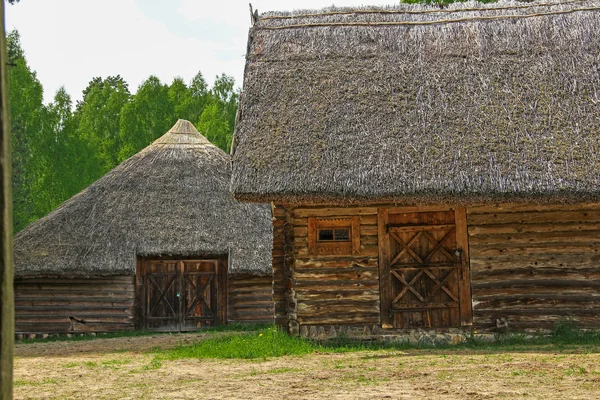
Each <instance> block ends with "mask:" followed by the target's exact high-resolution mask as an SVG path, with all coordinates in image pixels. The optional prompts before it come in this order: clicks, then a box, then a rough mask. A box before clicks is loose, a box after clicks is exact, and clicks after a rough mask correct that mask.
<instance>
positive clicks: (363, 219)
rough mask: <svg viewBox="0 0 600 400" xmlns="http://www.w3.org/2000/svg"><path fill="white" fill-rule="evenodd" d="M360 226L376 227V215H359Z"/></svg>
mask: <svg viewBox="0 0 600 400" xmlns="http://www.w3.org/2000/svg"><path fill="white" fill-rule="evenodd" d="M359 218H360V224H361V225H362V226H364V225H377V215H361V216H360V217H359Z"/></svg>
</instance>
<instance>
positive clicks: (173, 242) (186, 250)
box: [14, 120, 274, 335]
mask: <svg viewBox="0 0 600 400" xmlns="http://www.w3.org/2000/svg"><path fill="white" fill-rule="evenodd" d="M230 179H231V164H230V156H229V155H228V154H227V153H225V152H224V151H223V150H221V149H219V148H217V147H216V146H214V145H212V144H211V143H210V142H209V141H208V140H207V139H206V138H204V136H202V135H201V134H200V133H199V132H198V131H197V130H196V128H195V127H194V126H193V125H192V124H191V123H190V122H188V121H184V120H179V121H178V122H177V123H176V124H175V126H173V128H172V129H171V130H169V132H167V133H166V134H165V135H164V136H162V137H160V138H159V139H157V140H156V141H155V142H154V143H152V144H151V145H150V146H148V147H147V148H145V149H144V150H142V151H141V152H139V153H138V154H136V155H134V156H133V157H131V158H129V159H128V160H126V161H124V162H123V163H122V164H120V165H119V166H117V167H116V168H114V169H113V170H111V171H110V172H108V173H107V174H106V175H105V176H104V177H102V178H101V179H99V180H98V181H96V182H95V183H94V184H92V185H91V186H89V187H88V188H87V189H85V190H84V191H82V192H81V193H79V194H78V195H76V196H74V197H73V198H71V199H70V200H68V201H66V202H65V203H64V204H63V205H61V206H60V207H59V208H58V209H56V210H55V211H54V212H52V213H51V214H49V215H48V216H46V217H44V218H42V219H40V220H38V221H36V222H34V223H32V224H31V225H29V226H28V227H27V228H26V229H25V230H23V231H22V232H20V233H18V234H17V235H16V238H15V245H14V247H15V270H16V275H15V315H16V334H18V335H22V334H47V333H84V332H115V331H122V330H131V329H136V328H137V329H145V330H158V331H190V330H196V329H199V328H202V327H205V326H214V325H218V324H227V323H232V322H271V323H272V322H273V318H274V303H273V297H272V282H273V278H272V276H273V275H272V269H271V247H272V223H271V208H270V206H269V205H268V204H245V203H241V202H238V201H235V200H233V199H232V198H231V195H230V192H229V183H230Z"/></svg>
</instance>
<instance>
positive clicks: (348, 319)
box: [298, 313, 379, 325]
mask: <svg viewBox="0 0 600 400" xmlns="http://www.w3.org/2000/svg"><path fill="white" fill-rule="evenodd" d="M298 322H299V323H301V324H304V325H372V324H378V323H379V313H377V314H375V313H373V314H360V315H357V314H355V313H346V314H336V315H325V316H319V317H315V316H310V315H298Z"/></svg>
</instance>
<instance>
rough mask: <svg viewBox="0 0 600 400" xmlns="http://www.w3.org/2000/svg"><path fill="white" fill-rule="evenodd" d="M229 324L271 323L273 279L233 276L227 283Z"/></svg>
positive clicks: (273, 311) (273, 314)
mask: <svg viewBox="0 0 600 400" xmlns="http://www.w3.org/2000/svg"><path fill="white" fill-rule="evenodd" d="M227 292H228V310H227V319H228V320H229V323H247V322H265V323H273V320H274V318H275V304H274V302H273V294H272V292H273V277H272V276H270V275H269V276H253V275H233V276H230V277H229V279H228V281H227Z"/></svg>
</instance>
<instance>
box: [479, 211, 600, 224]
mask: <svg viewBox="0 0 600 400" xmlns="http://www.w3.org/2000/svg"><path fill="white" fill-rule="evenodd" d="M591 221H596V222H598V221H600V210H581V211H545V212H535V211H534V212H515V213H493V214H469V215H467V224H468V225H486V224H514V223H520V224H531V223H542V222H544V223H545V222H591Z"/></svg>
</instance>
